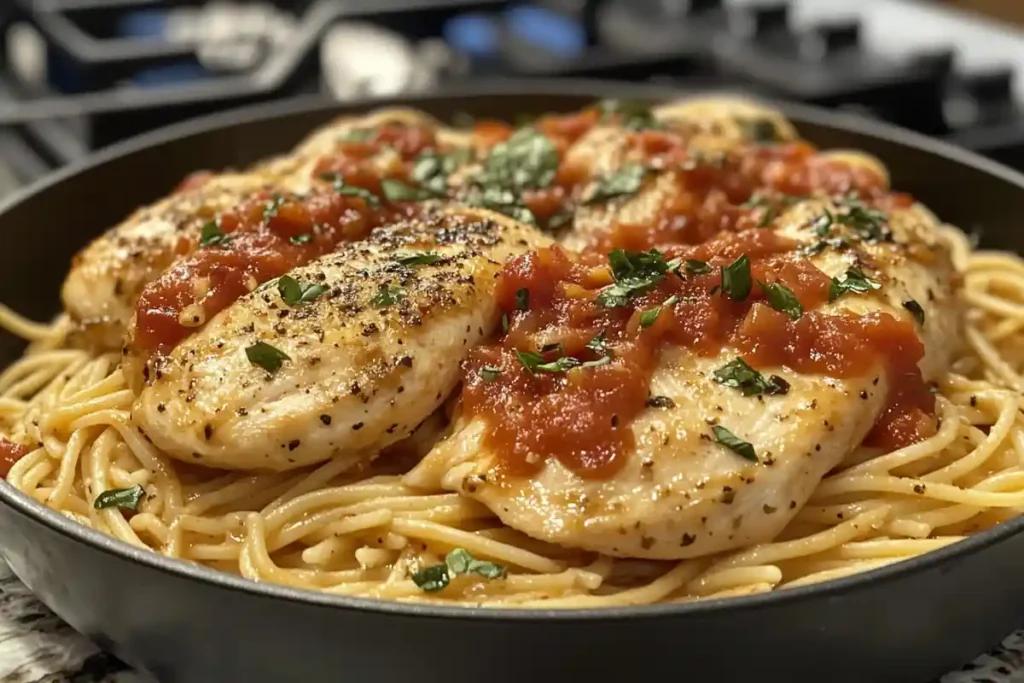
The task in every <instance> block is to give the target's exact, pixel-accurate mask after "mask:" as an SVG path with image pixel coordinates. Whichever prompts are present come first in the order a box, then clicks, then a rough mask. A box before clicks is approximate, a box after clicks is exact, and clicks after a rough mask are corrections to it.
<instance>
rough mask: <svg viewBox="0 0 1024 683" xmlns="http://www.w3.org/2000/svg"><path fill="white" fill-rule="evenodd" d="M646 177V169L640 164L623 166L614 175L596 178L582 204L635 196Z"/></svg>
mask: <svg viewBox="0 0 1024 683" xmlns="http://www.w3.org/2000/svg"><path fill="white" fill-rule="evenodd" d="M646 175H647V169H646V168H644V167H643V166H641V165H640V164H625V165H623V166H622V167H621V168H620V169H618V170H617V171H615V172H614V173H611V174H609V175H606V176H602V177H600V178H598V179H597V180H596V181H595V182H594V184H593V185H591V186H590V188H589V189H588V191H587V193H586V194H585V195H584V196H583V203H584V204H596V203H597V202H604V201H607V200H609V199H613V198H615V197H621V196H624V195H631V194H636V192H637V190H639V189H640V186H641V185H642V184H643V182H644V176H646Z"/></svg>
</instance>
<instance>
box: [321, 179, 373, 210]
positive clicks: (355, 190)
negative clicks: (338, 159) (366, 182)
mask: <svg viewBox="0 0 1024 683" xmlns="http://www.w3.org/2000/svg"><path fill="white" fill-rule="evenodd" d="M318 177H319V178H320V179H321V180H327V181H329V182H332V183H334V193H335V194H340V195H346V196H349V197H359V198H360V199H362V200H363V201H364V202H366V203H367V205H368V206H369V207H370V208H373V209H376V208H377V207H379V206H380V198H379V197H377V195H375V194H373V193H372V192H370V191H369V190H367V189H365V188H362V187H356V186H354V185H346V184H345V179H344V178H343V177H342V176H341V174H340V173H321V174H320V175H319V176H318Z"/></svg>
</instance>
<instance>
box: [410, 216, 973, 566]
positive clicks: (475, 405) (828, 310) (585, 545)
mask: <svg viewBox="0 0 1024 683" xmlns="http://www.w3.org/2000/svg"><path fill="white" fill-rule="evenodd" d="M780 212H781V216H780V217H777V218H770V220H769V221H768V222H767V224H766V225H765V227H764V228H754V229H751V230H748V231H744V232H740V233H738V234H723V235H720V236H719V237H717V238H715V239H712V240H711V241H709V242H707V243H705V244H703V245H701V246H698V247H691V248H687V249H682V250H679V251H678V252H672V251H669V252H668V253H666V254H665V255H664V257H663V258H662V257H661V256H658V257H657V258H655V257H654V256H653V255H651V254H646V255H644V254H639V253H634V254H632V255H631V256H630V255H628V254H626V253H624V252H620V253H619V254H618V255H613V257H612V258H611V259H610V261H611V263H610V265H611V270H612V271H613V272H614V274H615V281H614V283H612V284H608V285H606V286H604V287H599V286H597V285H595V284H594V283H595V281H596V282H598V283H600V282H601V281H602V280H601V277H600V276H597V275H595V272H594V269H593V267H587V268H583V267H581V266H571V259H569V257H567V256H564V255H563V256H558V254H557V252H550V251H549V252H540V253H539V254H537V255H532V256H530V257H529V258H528V259H526V260H523V259H520V260H518V261H517V262H516V264H515V265H514V267H512V268H510V269H508V270H507V271H506V273H503V276H502V277H503V278H505V279H506V280H507V281H508V282H511V283H512V284H508V283H506V284H505V285H503V286H505V287H517V286H518V287H522V288H525V289H526V290H527V292H528V294H525V295H523V298H526V299H528V300H529V301H530V302H531V303H530V306H531V308H532V307H533V306H537V311H533V310H531V311H528V312H525V313H518V312H515V311H512V312H511V313H510V315H511V316H512V324H511V326H510V331H509V334H508V335H507V336H506V337H505V338H504V339H503V340H502V342H501V343H500V344H499V345H496V346H491V347H484V348H483V349H481V350H480V351H479V352H478V353H479V355H478V356H475V357H474V358H473V359H472V360H471V362H470V363H469V364H468V366H467V371H466V380H465V381H466V387H467V388H466V389H465V390H464V392H463V396H462V400H463V414H462V415H461V417H460V418H459V419H458V422H457V423H456V426H455V429H454V433H453V435H452V436H450V437H449V438H448V439H446V440H445V441H443V442H441V443H440V444H438V446H436V447H435V449H434V450H433V452H432V453H431V454H430V455H428V456H427V457H426V458H425V459H424V460H423V461H422V462H421V464H420V465H419V466H418V467H417V468H416V469H415V470H413V471H412V472H411V473H410V474H409V475H407V477H406V481H407V483H409V484H411V485H436V484H437V483H441V484H442V485H443V486H444V487H445V488H447V489H449V490H452V491H458V492H460V493H462V494H463V495H466V496H469V497H472V498H474V499H476V500H478V501H480V502H482V503H483V504H485V505H486V506H487V507H489V508H490V509H491V510H492V511H493V512H494V513H495V514H496V515H497V516H498V517H499V518H500V519H501V521H502V522H503V523H505V524H506V525H508V526H510V527H512V528H514V529H517V530H519V531H521V532H524V533H526V534H528V535H530V536H533V537H534V538H538V539H541V540H544V541H548V542H553V543H558V544H561V545H564V546H568V547H573V548H580V549H584V550H589V551H596V552H601V553H604V554H607V555H612V556H619V557H636V558H651V559H682V558H689V557H697V556H702V555H707V554H710V553H716V552H720V551H724V550H729V549H732V548H737V547H741V546H746V545H750V544H754V543H762V542H766V541H770V540H771V539H773V538H774V537H775V536H776V535H777V534H778V533H779V532H780V531H781V530H782V529H783V528H784V527H785V525H786V524H787V523H788V522H789V521H790V520H791V519H792V518H793V516H794V515H795V514H796V512H797V511H798V510H799V509H800V508H801V506H803V505H804V504H805V503H806V501H807V500H808V498H809V497H810V495H811V493H812V491H813V490H814V488H815V487H816V486H817V484H818V483H819V481H820V480H821V479H822V477H823V476H824V475H825V474H827V473H828V472H829V471H830V470H831V469H833V468H834V467H836V466H837V465H838V464H839V463H840V462H842V461H843V459H844V458H845V457H846V456H847V455H848V454H850V453H851V452H852V450H853V449H855V448H857V447H858V446H859V445H861V443H862V442H864V443H865V444H866V445H869V446H875V447H879V448H883V449H886V450H891V449H893V448H896V447H899V446H902V445H906V444H908V443H912V442H914V441H915V440H918V439H920V438H923V437H925V436H927V435H928V434H930V433H931V430H933V429H934V423H933V422H932V421H931V419H930V417H929V410H930V408H932V407H933V401H934V399H933V398H932V397H931V394H930V392H929V391H928V388H927V385H926V384H925V381H926V380H932V379H937V378H939V377H941V376H942V374H943V372H944V371H945V370H946V369H947V367H948V364H949V362H950V358H951V354H952V352H953V350H954V349H955V347H956V345H957V343H958V311H957V310H956V306H955V305H954V301H955V299H954V297H953V288H954V281H955V279H956V278H955V273H954V270H953V267H952V265H951V262H950V257H949V253H948V250H947V248H946V246H945V244H944V243H942V242H941V241H940V238H939V235H938V233H937V230H936V224H935V221H934V219H933V217H931V215H930V214H929V213H928V212H927V211H925V210H924V209H922V208H920V207H916V206H901V205H894V206H892V207H891V208H890V210H889V211H888V212H886V213H887V214H888V215H886V213H883V212H881V211H878V210H877V209H875V208H872V207H870V206H869V205H867V204H864V203H862V202H860V201H858V200H856V199H852V198H848V197H844V198H837V199H836V200H835V201H824V200H806V199H804V200H800V201H799V202H798V203H796V204H795V205H794V206H792V207H791V208H788V209H785V208H781V209H780ZM675 253H678V254H679V256H678V257H677V259H676V260H675V262H674V263H673V262H672V259H671V258H670V257H672V256H673V254H675ZM559 264H561V265H559ZM567 264H569V265H567ZM677 272H678V275H677V274H676V273H677ZM605 277H607V276H605ZM644 278H646V280H645V279H644ZM605 281H607V280H605ZM762 283H763V284H762ZM595 287H597V289H596V290H595ZM588 291H589V292H594V291H596V292H597V296H596V298H595V297H593V295H592V294H590V295H588V294H587V292H588ZM503 305H507V301H504V303H503ZM506 310H507V311H508V310H509V309H508V308H506ZM581 320H587V321H588V322H587V323H581V322H580V321H581ZM538 330H539V332H538ZM554 345H558V346H557V347H556V346H554ZM545 349H548V351H547V353H544V351H545ZM551 349H557V350H555V351H551ZM530 354H535V355H534V356H531V355H530ZM567 359H568V360H567ZM485 368H487V369H485ZM499 416H500V417H499Z"/></svg>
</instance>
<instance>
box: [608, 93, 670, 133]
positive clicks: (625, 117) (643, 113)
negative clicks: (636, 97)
mask: <svg viewBox="0 0 1024 683" xmlns="http://www.w3.org/2000/svg"><path fill="white" fill-rule="evenodd" d="M597 109H598V111H600V112H601V118H602V119H609V118H612V117H620V120H621V121H622V126H623V127H624V128H627V129H629V130H644V129H648V128H653V129H659V128H661V124H660V123H658V121H657V119H655V118H654V115H653V114H652V113H651V108H650V107H649V106H648V105H646V104H643V103H641V102H629V101H624V100H601V101H600V102H598V103H597Z"/></svg>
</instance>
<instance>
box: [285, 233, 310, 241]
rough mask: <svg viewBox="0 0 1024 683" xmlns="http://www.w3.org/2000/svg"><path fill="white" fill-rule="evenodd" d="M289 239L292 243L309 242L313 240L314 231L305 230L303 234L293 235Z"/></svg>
mask: <svg viewBox="0 0 1024 683" xmlns="http://www.w3.org/2000/svg"><path fill="white" fill-rule="evenodd" d="M288 241H289V242H291V243H292V244H309V243H310V242H312V241H313V233H310V232H304V233H302V234H301V235H292V236H291V237H289V238H288Z"/></svg>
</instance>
